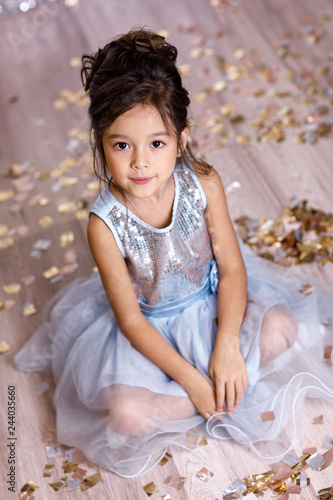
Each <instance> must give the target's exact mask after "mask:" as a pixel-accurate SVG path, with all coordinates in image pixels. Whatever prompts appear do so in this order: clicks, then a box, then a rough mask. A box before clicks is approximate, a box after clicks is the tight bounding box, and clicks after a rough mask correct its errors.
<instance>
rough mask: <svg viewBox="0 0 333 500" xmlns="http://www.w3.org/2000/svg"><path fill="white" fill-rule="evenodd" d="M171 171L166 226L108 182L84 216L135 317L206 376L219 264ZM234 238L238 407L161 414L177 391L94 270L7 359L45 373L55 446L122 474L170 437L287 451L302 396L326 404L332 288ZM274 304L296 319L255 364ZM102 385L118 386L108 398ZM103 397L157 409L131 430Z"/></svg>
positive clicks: (153, 458) (195, 194)
mask: <svg viewBox="0 0 333 500" xmlns="http://www.w3.org/2000/svg"><path fill="white" fill-rule="evenodd" d="M173 177H174V181H175V196H174V203H173V213H172V221H171V223H170V225H169V226H168V227H166V228H163V229H156V228H154V227H151V226H149V225H148V224H146V223H144V222H143V221H142V220H140V219H139V218H138V217H136V216H135V215H134V214H132V213H131V212H130V211H129V210H128V209H127V208H126V207H124V206H123V205H122V204H120V203H119V202H118V201H117V200H116V199H115V198H114V196H113V195H112V194H111V192H110V190H109V189H108V188H107V187H106V188H105V189H104V190H103V191H102V193H101V194H100V196H99V197H98V199H97V200H96V202H95V204H94V205H93V207H92V209H91V212H93V213H95V214H96V215H98V216H99V217H100V218H101V219H102V220H103V221H104V222H105V224H106V225H107V226H108V227H109V228H110V230H111V231H112V233H113V236H114V238H115V241H116V242H117V245H118V247H119V249H120V251H121V253H122V255H123V257H124V259H125V262H126V265H127V269H128V272H129V275H130V278H131V281H132V283H133V286H134V289H135V292H136V295H137V298H138V301H139V304H140V308H141V310H142V313H143V314H144V315H145V316H146V317H147V319H148V320H149V321H150V322H151V323H152V324H153V325H154V326H155V327H156V328H157V330H158V331H159V332H160V333H161V335H163V336H164V337H165V338H166V340H167V341H168V342H169V343H170V344H171V345H172V346H173V347H174V349H175V350H176V351H177V352H179V353H180V354H181V355H182V356H183V357H184V358H185V359H186V360H187V361H189V362H190V363H192V364H193V365H194V366H195V367H196V368H197V369H198V370H199V371H200V372H201V373H202V374H203V375H204V376H205V377H207V378H209V377H208V365H209V360H210V356H211V353H212V351H213V347H214V342H215V335H216V329H217V327H216V323H215V321H214V320H215V318H216V316H217V297H216V292H217V284H218V271H217V266H216V263H215V260H214V255H213V251H212V247H211V243H210V238H209V234H208V230H207V226H206V222H205V207H206V197H205V194H204V192H203V190H202V188H201V185H200V183H199V181H198V179H197V177H196V175H195V174H194V173H193V172H192V171H191V170H190V169H187V170H184V169H181V168H180V167H176V169H175V171H174V174H173ZM238 241H239V245H240V248H241V252H242V256H243V259H244V262H245V265H246V269H247V274H248V297H247V309H246V314H245V318H244V321H243V324H242V328H241V332H240V346H241V352H242V355H243V357H244V359H245V363H246V366H247V372H248V381H249V387H248V390H247V392H246V394H245V396H244V398H243V401H242V404H241V406H240V408H239V409H237V410H236V411H235V412H234V414H233V415H232V416H228V415H225V414H220V415H218V416H217V418H215V419H211V420H210V421H208V422H207V421H206V420H205V419H204V418H203V417H202V416H201V415H200V414H199V413H197V412H196V411H194V412H193V413H192V414H190V415H187V416H182V415H181V414H180V415H179V418H178V415H177V418H175V415H173V416H170V407H171V406H172V405H171V406H170V404H168V401H169V403H170V402H171V401H183V400H184V398H186V396H187V394H186V392H185V390H184V389H183V388H182V387H181V386H180V385H179V384H177V383H176V382H175V381H174V380H172V379H171V378H170V377H168V376H167V375H166V374H165V373H163V372H162V371H161V370H160V369H159V368H158V367H157V366H155V365H154V364H153V363H151V362H150V361H149V360H148V359H146V358H145V357H144V356H143V355H142V354H140V352H138V351H137V350H136V349H135V348H134V347H133V346H132V345H131V343H130V342H129V341H128V340H127V339H126V338H125V336H124V335H123V334H122V332H121V330H120V328H119V326H118V323H117V321H116V318H115V316H114V313H113V311H112V309H111V307H110V304H109V302H108V299H107V297H106V294H105V292H104V289H103V285H102V282H101V279H100V276H99V274H98V272H95V273H93V274H92V275H91V276H90V277H88V278H80V279H77V280H75V281H74V282H73V283H71V284H70V285H68V286H67V287H65V288H64V289H63V290H61V291H60V292H58V294H57V295H56V296H55V297H54V298H53V299H52V301H51V302H50V303H49V304H48V306H47V307H46V308H45V310H44V312H43V318H42V319H43V323H42V325H41V326H40V328H39V329H38V330H37V332H36V333H35V334H34V335H33V336H32V338H31V339H30V340H29V341H28V342H27V343H26V344H25V345H24V346H23V348H22V349H21V350H20V351H19V352H18V353H17V354H16V356H15V363H16V365H17V367H18V368H20V369H22V370H25V371H47V372H52V373H53V376H54V379H55V381H56V390H55V394H54V405H55V409H56V425H57V438H58V441H59V442H60V443H62V444H65V445H68V446H72V447H78V448H80V449H81V450H82V451H83V452H84V453H85V455H86V456H87V457H88V458H89V459H90V460H91V461H93V462H95V463H98V464H100V465H102V466H103V467H105V468H106V469H109V470H111V471H114V472H116V473H117V474H119V475H121V476H124V477H134V476H137V475H140V474H142V473H144V472H146V471H148V470H149V469H150V468H151V467H153V466H154V465H155V464H156V463H157V462H158V460H159V459H160V458H161V456H163V454H164V453H165V451H166V449H167V447H168V445H170V444H176V445H178V446H181V447H184V448H187V449H193V448H195V447H196V446H197V444H198V442H199V440H200V436H202V434H208V435H210V436H214V437H215V438H217V439H222V440H223V439H235V440H236V441H238V442H240V443H242V444H244V445H246V446H247V447H252V448H253V450H254V451H256V453H258V454H259V455H260V456H262V457H265V458H266V457H267V458H272V459H273V458H278V457H280V456H281V454H283V453H285V452H287V451H288V450H289V449H291V448H292V447H293V445H294V443H295V440H296V439H297V435H298V430H299V426H298V423H299V422H300V418H299V415H300V412H301V411H302V406H303V402H304V399H305V397H326V398H327V399H329V400H330V401H332V402H333V372H332V368H330V367H329V366H328V364H327V363H326V362H325V359H324V347H325V345H332V344H333V328H332V318H333V288H332V287H330V286H329V285H327V284H325V283H323V282H322V281H320V280H318V279H315V278H313V277H310V276H307V277H299V276H298V275H297V273H296V272H295V271H294V270H292V269H284V268H281V267H280V266H278V265H277V264H275V263H272V262H269V261H266V260H263V259H261V258H260V257H257V256H255V255H254V254H253V253H252V252H251V250H250V249H249V248H248V247H246V246H245V245H244V244H243V243H242V241H241V239H240V238H238ZM110 265H112V262H110ZM306 283H310V284H312V285H313V286H314V287H315V290H314V291H313V292H312V293H311V294H310V295H304V294H302V293H300V290H301V288H302V285H304V284H306ZM114 286H123V284H121V283H115V285H114ZM59 299H60V300H59ZM277 304H280V305H281V306H282V307H285V308H286V309H287V310H288V311H290V312H291V313H292V314H293V316H294V317H295V318H296V320H297V323H298V335H297V338H296V341H295V342H294V343H293V344H292V345H291V346H290V348H289V349H288V350H287V351H284V352H283V353H282V354H281V355H278V356H277V357H276V358H275V359H272V360H270V361H269V362H266V363H264V362H262V360H261V359H260V346H259V337H260V329H261V325H262V322H263V319H264V317H265V314H266V312H267V311H269V310H270V308H272V307H273V306H275V305H277ZM326 361H327V360H326ZM110 388H111V389H117V388H121V391H120V392H119V393H117V391H112V390H111V391H110V392H109V393H107V392H106V391H107V390H108V389H110ZM133 391H134V392H133ZM105 394H109V401H108V403H109V405H110V406H111V407H112V404H114V405H119V403H120V404H121V399H119V395H120V398H121V397H122V395H123V397H125V396H126V394H127V399H130V398H132V397H133V395H134V398H136V399H137V403H138V406H137V407H138V408H139V407H140V404H141V406H142V407H144V406H145V404H146V399H145V396H146V395H147V394H150V395H151V394H153V395H155V396H156V397H157V399H156V401H159V404H158V411H157V409H156V411H155V409H154V411H152V415H151V420H150V426H149V429H146V431H145V432H142V431H140V432H138V433H137V434H136V433H135V432H131V433H126V432H121V430H119V427H118V428H117V427H112V426H110V425H109V424H108V419H107V412H106V411H105ZM158 397H159V399H158ZM112 398H114V400H112ZM170 398H171V399H170ZM177 398H178V399H177ZM163 401H165V408H163V404H164V403H163ZM168 410H169V411H168ZM267 411H273V412H274V417H275V418H274V420H270V421H268V422H267V421H266V422H265V421H264V420H265V419H263V418H262V413H263V412H267ZM161 415H162V416H161ZM163 415H165V416H163ZM152 422H153V424H152Z"/></svg>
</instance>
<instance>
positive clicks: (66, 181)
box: [58, 177, 79, 187]
mask: <svg viewBox="0 0 333 500" xmlns="http://www.w3.org/2000/svg"><path fill="white" fill-rule="evenodd" d="M78 182H79V179H78V178H77V177H60V178H59V180H58V184H59V186H60V187H71V186H75V184H77V183H78Z"/></svg>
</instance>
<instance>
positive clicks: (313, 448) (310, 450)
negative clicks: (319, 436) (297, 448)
mask: <svg viewBox="0 0 333 500" xmlns="http://www.w3.org/2000/svg"><path fill="white" fill-rule="evenodd" d="M316 451H317V446H316V445H315V444H308V445H306V446H304V448H303V449H302V453H303V455H305V454H306V453H310V455H313V454H314V453H316Z"/></svg>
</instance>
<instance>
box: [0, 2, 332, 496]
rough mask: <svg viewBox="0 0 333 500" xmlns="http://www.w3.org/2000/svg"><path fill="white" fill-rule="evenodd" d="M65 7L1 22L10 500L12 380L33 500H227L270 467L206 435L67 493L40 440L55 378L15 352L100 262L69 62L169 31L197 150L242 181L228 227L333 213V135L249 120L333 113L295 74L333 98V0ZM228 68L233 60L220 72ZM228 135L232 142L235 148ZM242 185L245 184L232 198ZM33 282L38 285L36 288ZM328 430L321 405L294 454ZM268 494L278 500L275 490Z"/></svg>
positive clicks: (5, 467) (22, 467) (20, 461)
mask: <svg viewBox="0 0 333 500" xmlns="http://www.w3.org/2000/svg"><path fill="white" fill-rule="evenodd" d="M65 3H66V2H65ZM65 3H64V2H62V1H61V2H53V3H45V4H43V5H41V6H39V7H37V8H36V9H35V10H32V11H30V12H27V13H17V14H14V15H11V16H8V17H4V18H0V42H1V43H0V60H1V78H0V115H1V118H0V120H1V121H0V169H1V174H2V175H1V178H0V179H1V180H0V182H1V187H0V192H1V193H0V196H3V197H5V195H4V194H3V193H7V192H8V193H9V194H8V200H7V201H3V202H2V203H0V215H1V219H0V224H1V225H0V238H1V245H2V246H3V247H5V248H3V249H1V250H0V257H1V267H0V269H1V276H0V281H1V283H0V284H1V288H0V301H2V302H5V305H6V307H8V309H4V310H0V340H5V341H6V342H7V343H8V344H9V346H10V350H9V351H8V352H6V353H4V354H3V355H2V356H1V359H0V361H1V364H0V370H1V371H0V374H1V384H0V387H1V389H0V390H1V392H0V394H1V407H2V408H3V410H2V412H1V417H0V419H1V422H0V424H1V448H0V457H1V480H2V489H1V492H0V497H1V498H4V499H11V498H17V497H18V493H16V494H14V493H11V492H10V491H8V490H7V486H6V485H5V481H6V479H7V476H6V474H7V473H8V472H9V464H8V462H7V458H8V453H9V451H8V450H9V448H7V447H6V444H7V443H8V441H7V437H8V432H7V411H6V401H7V386H8V385H14V386H15V387H16V403H17V406H16V436H17V441H16V453H17V455H16V466H17V467H16V491H17V492H18V491H19V490H20V488H21V487H22V486H23V485H24V484H25V483H26V482H27V481H30V480H31V481H34V482H35V483H37V484H38V485H39V489H38V490H36V499H42V498H43V499H53V498H54V499H56V498H58V499H59V498H61V499H67V498H71V499H73V500H74V499H80V498H83V497H85V498H98V499H100V498H103V499H104V498H105V499H109V498H110V499H117V500H118V499H119V500H127V499H128V500H134V499H145V498H147V494H146V492H145V491H144V489H143V487H144V486H145V485H147V484H148V483H151V482H153V483H154V484H155V486H156V490H155V492H154V493H153V494H152V496H151V498H153V499H154V498H155V499H158V498H164V499H172V500H185V499H187V500H216V499H221V498H222V491H223V490H224V489H226V488H227V487H228V485H229V484H230V483H232V482H233V481H234V480H236V479H238V478H240V479H242V478H244V477H245V476H248V475H249V474H256V473H261V472H265V471H266V470H269V463H267V461H265V460H261V459H259V458H258V457H256V456H254V454H253V453H251V452H250V451H248V450H247V449H245V448H243V447H242V446H239V445H237V444H235V443H226V444H221V443H219V442H214V441H212V440H208V444H207V445H204V446H201V447H200V448H199V450H198V451H197V452H195V453H193V454H191V453H189V452H187V451H185V450H179V449H175V448H171V449H170V454H171V455H172V458H171V459H170V460H169V461H168V462H167V463H166V464H165V465H164V466H161V465H157V466H156V467H155V469H153V470H152V471H151V472H148V473H146V474H145V475H144V476H141V477H139V478H137V479H122V478H119V477H118V476H116V475H114V474H112V473H111V472H109V471H106V470H104V469H100V473H101V477H102V482H99V483H98V484H97V485H96V486H94V487H93V488H92V489H88V490H87V491H86V492H81V491H80V490H77V491H73V492H67V491H66V490H65V488H64V487H63V488H62V489H60V490H59V491H58V492H56V491H54V490H53V489H52V488H51V487H50V486H49V484H48V483H50V482H56V481H59V478H61V477H63V476H64V473H63V470H62V468H61V466H62V464H63V457H56V458H54V459H47V457H46V451H45V446H46V444H47V443H45V442H43V441H42V436H43V434H44V432H45V431H46V430H47V429H48V428H50V427H52V426H54V424H55V411H54V408H53V404H52V393H53V390H54V384H53V381H52V379H51V378H50V377H49V376H46V375H43V374H39V373H32V374H26V373H22V372H19V371H18V370H17V369H16V368H15V366H14V364H13V356H14V354H15V353H16V352H17V351H18V350H19V348H20V347H21V346H22V345H23V343H24V342H25V341H26V340H27V339H28V338H29V337H30V336H31V335H32V333H33V332H34V331H35V329H36V328H37V326H38V325H39V324H40V320H41V319H40V312H41V309H42V307H43V305H44V304H45V303H46V302H47V301H48V300H49V299H50V298H51V297H52V296H53V295H54V293H55V292H56V291H57V290H59V289H60V288H61V287H63V286H64V285H65V284H66V283H68V282H70V281H71V280H73V279H74V277H79V276H86V275H87V274H89V273H90V271H91V269H92V267H93V265H94V264H93V261H92V258H91V257H90V255H89V251H88V246H87V243H86V236H85V228H86V217H85V215H86V214H85V212H84V210H89V207H90V206H91V204H92V202H93V200H94V198H95V197H96V196H97V193H96V191H94V188H95V187H96V186H95V185H94V184H92V182H93V180H94V177H92V176H91V173H90V168H89V152H88V146H87V142H86V141H84V139H85V137H84V134H86V132H87V129H88V122H87V118H86V115H87V108H86V107H85V106H84V105H80V100H79V94H78V93H79V91H80V80H79V70H78V68H77V67H75V59H74V61H73V58H77V57H80V56H81V55H82V54H83V53H85V52H93V51H95V50H96V49H97V48H98V47H99V46H101V45H104V44H105V43H106V41H107V40H108V39H110V38H112V37H114V36H115V35H117V34H118V33H121V32H125V31H127V30H128V29H130V28H132V27H134V26H143V25H145V26H148V27H151V28H152V29H154V30H156V31H158V30H167V32H168V40H170V41H171V42H173V43H175V44H176V45H177V46H178V48H179V64H180V65H187V66H182V67H183V72H184V74H186V76H184V78H185V81H186V84H187V86H188V88H189V90H190V92H191V95H192V97H194V102H193V106H192V115H193V119H194V121H195V123H196V125H197V126H196V128H195V130H194V134H195V137H196V141H197V143H198V145H199V148H200V150H201V151H202V152H203V153H204V155H205V158H206V159H207V160H208V161H210V162H212V163H214V165H215V166H216V168H217V169H218V171H219V172H220V174H221V177H222V179H223V182H224V185H225V187H230V189H229V191H228V192H227V197H228V204H229V209H230V213H231V216H232V219H233V220H235V219H236V218H237V217H239V216H241V215H248V216H250V217H258V218H260V217H264V218H270V217H276V216H277V215H278V214H279V213H281V210H282V209H283V208H284V207H285V206H286V205H288V203H289V201H290V199H291V198H292V197H293V196H296V197H297V198H298V199H307V200H308V203H309V205H311V206H314V207H316V208H319V209H322V210H325V211H331V212H332V211H333V210H332V209H333V203H332V187H333V169H332V153H333V148H332V135H328V136H327V137H322V136H320V137H319V138H318V141H317V142H316V143H315V144H311V143H310V142H305V143H297V142H295V137H296V136H297V133H298V132H299V131H300V125H299V126H296V127H292V126H289V127H287V128H286V129H285V135H286V137H285V140H283V141H281V142H276V141H268V142H258V141H257V140H256V137H257V135H258V134H259V133H260V132H259V130H258V128H256V127H254V126H253V125H252V122H254V120H255V119H257V118H258V114H259V113H260V112H264V111H265V110H266V109H267V108H268V106H269V105H271V106H274V105H277V109H282V108H285V111H284V113H285V115H284V116H290V115H288V111H287V110H286V107H287V106H289V107H291V108H292V109H293V110H294V113H295V117H296V118H297V119H298V120H299V122H301V123H302V124H303V123H305V120H306V118H307V117H308V123H311V116H312V115H313V114H314V113H315V110H314V108H315V106H316V105H319V104H327V105H328V106H330V109H332V96H330V94H329V93H328V94H327V93H326V95H325V93H323V95H320V94H319V93H318V92H317V93H316V92H312V93H311V89H310V90H309V89H308V91H307V92H306V91H305V90H304V89H305V86H304V81H305V80H303V85H302V84H300V85H298V86H296V83H295V82H293V81H291V79H290V78H289V79H288V78H287V76H288V75H290V72H291V71H295V72H299V73H301V74H302V75H303V77H304V78H305V79H306V78H308V80H306V81H307V82H309V79H311V78H312V77H313V78H315V79H316V80H318V82H320V86H321V88H324V89H328V88H329V87H331V88H333V87H332V75H330V73H329V71H328V70H325V68H329V67H330V66H332V59H333V53H332V33H333V5H332V2H331V1H329V0H317V1H316V2H314V1H313V0H294V1H293V2H291V1H289V0H280V1H279V2H277V1H275V0H252V1H251V2H250V1H246V0H220V1H218V0H216V1H212V2H211V5H210V4H209V1H208V0H168V2H165V1H162V0H145V1H141V2H139V1H138V0H108V1H106V0H104V1H103V0H94V1H89V0H79V1H78V2H77V3H76V4H75V2H72V4H74V5H73V6H68V7H67V6H66V5H65ZM67 5H70V2H67ZM288 43H289V46H288ZM288 47H289V48H288ZM240 50H244V51H245V55H244V56H243V57H239V56H242V53H241V52H239V51H240ZM287 50H289V53H288V54H286V51H287ZM236 51H238V52H236ZM283 55H285V57H282V56H283ZM222 60H225V62H226V63H228V64H229V66H225V64H224V66H223V63H222V62H221V61H222ZM70 61H71V63H70ZM217 62H218V63H219V64H217ZM221 67H224V68H226V69H227V72H222V71H221ZM237 68H240V69H237ZM187 72H188V74H187ZM304 75H305V76H304ZM306 75H307V76H306ZM221 82H226V83H227V88H226V89H225V90H222V91H218V90H216V89H222V88H223V85H224V84H223V83H221ZM216 84H217V86H216ZM214 85H215V87H214ZM314 87H315V84H313V86H312V88H314ZM214 89H215V90H214ZM274 89H275V91H276V92H282V94H279V95H280V97H279V95H275V96H274V95H273V94H274ZM64 90H67V92H62V91H64ZM60 92H62V93H61V94H60V95H59V93H60ZM283 92H286V94H283ZM288 93H289V94H288ZM295 93H296V94H295ZM297 99H298V100H299V102H298V103H297V102H296V100H297ZM311 99H314V101H315V102H311ZM55 101H57V102H56V104H55V105H54V102H55ZM81 104H82V103H81ZM228 104H233V105H234V107H235V108H234V113H233V115H234V116H237V115H242V116H243V118H238V119H235V120H229V119H228V118H226V119H225V121H224V122H222V121H221V117H222V116H223V115H222V114H221V111H220V107H221V106H222V105H224V106H225V105H228ZM224 109H225V108H224ZM222 113H223V110H222ZM289 113H290V111H289ZM309 117H310V119H309ZM325 117H326V118H327V117H331V118H332V111H330V112H329V114H328V115H324V116H323V118H321V120H323V119H324V118H325ZM223 124H225V126H226V129H227V130H226V132H225V133H224V132H223V130H222V128H221V125H223ZM214 125H215V128H214ZM212 127H213V128H212ZM227 132H229V137H227ZM261 132H262V131H261ZM238 136H248V137H249V139H250V142H249V143H248V144H247V145H244V146H241V147H239V146H233V145H232V143H233V142H235V140H237V137H238ZM226 137H227V139H226ZM235 138H236V139H235ZM242 140H243V141H245V142H246V140H245V139H241V140H240V141H242ZM221 141H222V144H223V143H225V142H228V144H229V145H228V146H227V147H223V146H222V145H221ZM70 159H72V160H73V161H72V163H71V162H70V161H69V160H70ZM65 160H67V161H65ZM14 164H19V166H15V167H13V165H14ZM10 169H11V170H10ZM20 169H21V173H20V175H19V171H20ZM22 171H23V172H24V173H22ZM10 172H11V174H10ZM15 172H16V175H17V176H16V177H13V173H15ZM236 181H238V182H239V183H240V184H239V187H238V188H235V189H234V190H232V189H231V187H232V186H233V185H234V184H232V183H234V182H236ZM11 192H12V195H11V194H10V193H11ZM2 199H3V198H2ZM70 202H72V203H70ZM73 202H74V205H73ZM59 210H60V211H59ZM61 212H65V213H61ZM47 216H48V217H49V218H50V217H51V218H52V219H47V218H46V219H45V217H47ZM41 219H42V221H41ZM48 222H52V223H51V224H50V225H48ZM41 224H43V226H42V225H41ZM5 226H7V229H6V227H5ZM45 226H47V227H45ZM70 231H73V233H74V235H75V240H74V242H73V243H71V244H69V245H67V246H62V245H61V242H60V236H61V235H63V234H64V233H67V232H70ZM40 239H42V240H49V241H50V242H51V246H50V247H49V248H48V249H47V250H44V251H41V252H40V254H38V252H36V248H34V245H35V246H36V242H37V241H38V240H40ZM69 250H74V251H75V252H73V251H72V252H70V253H68V251H69ZM33 251H34V252H33ZM31 252H33V254H32V255H31ZM73 253H74V256H73ZM75 253H76V256H75ZM75 259H76V262H77V263H78V269H77V270H76V271H74V272H72V271H73V269H72V268H70V267H68V264H70V263H71V262H73V260H75ZM51 266H57V267H58V268H59V269H61V270H62V279H61V280H58V281H57V280H55V282H50V281H49V280H47V279H45V277H43V275H42V273H43V272H44V271H45V270H47V269H49V268H50V267H51ZM66 266H67V267H66ZM304 269H305V270H306V271H307V272H309V273H313V274H315V275H317V276H320V277H321V278H322V279H324V280H326V281H327V282H329V283H331V284H333V265H332V264H326V265H325V266H322V267H317V266H316V265H312V264H307V265H306V266H300V267H299V268H298V271H299V272H300V273H302V272H304ZM66 273H68V274H66ZM28 276H33V277H34V278H35V281H34V282H33V283H31V284H27V283H28V282H29V279H28V278H27V277H28ZM22 278H25V280H23V282H22ZM31 279H32V278H31ZM9 284H21V289H20V291H19V293H16V294H13V295H8V294H6V293H5V290H4V289H3V285H9ZM8 301H13V302H8ZM29 304H32V305H33V306H30V308H31V307H34V308H35V309H36V314H34V315H31V316H27V317H26V316H24V314H23V311H24V310H27V307H28V305H29ZM28 311H29V309H28ZM43 382H47V383H48V384H49V386H50V388H49V389H48V390H46V391H45V392H44V393H42V394H38V391H36V388H37V387H38V386H40V384H42V383H43ZM321 414H323V415H324V422H323V424H321V425H313V424H312V420H313V418H314V417H316V416H318V415H321ZM332 428H333V416H332V406H330V405H328V404H326V403H324V402H323V401H318V400H314V401H311V402H307V404H306V408H305V411H304V416H303V428H302V435H301V437H300V440H299V445H298V447H297V448H296V450H295V451H296V453H300V451H301V447H302V445H308V444H312V443H314V444H316V445H317V446H318V449H319V450H321V447H320V446H321V443H322V441H323V439H324V437H325V436H332V435H333V430H332ZM46 463H54V464H55V468H54V470H53V472H52V476H51V478H48V477H43V469H44V466H45V464H46ZM81 467H82V468H85V469H87V470H88V474H90V473H91V474H92V473H94V472H96V471H97V470H98V469H96V468H94V467H88V465H87V464H81ZM203 467H205V468H206V469H207V470H208V471H209V472H211V473H212V474H213V475H209V474H208V476H207V478H206V479H207V480H205V481H203V480H202V479H203V478H202V477H201V478H200V477H198V476H197V473H198V472H199V471H200V470H201V469H202V468H203ZM168 476H181V477H185V478H186V480H185V482H184V485H183V487H182V488H180V489H176V488H175V487H173V486H172V485H170V484H166V483H164V481H165V479H166V478H167V477H168ZM199 476H200V474H199ZM309 477H310V478H311V486H310V487H308V488H305V489H303V491H302V498H304V499H314V498H316V491H318V489H320V488H324V487H329V486H332V466H331V467H329V468H328V469H326V470H325V471H322V472H318V471H310V472H309ZM168 495H169V496H168ZM263 498H265V499H266V498H271V494H270V493H269V492H266V493H265V495H264V497H263ZM289 498H290V499H291V500H292V499H293V498H295V499H296V498H300V496H299V495H290V497H289Z"/></svg>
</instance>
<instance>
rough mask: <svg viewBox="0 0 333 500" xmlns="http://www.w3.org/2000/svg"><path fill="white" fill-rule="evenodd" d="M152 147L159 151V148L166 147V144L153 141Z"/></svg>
mask: <svg viewBox="0 0 333 500" xmlns="http://www.w3.org/2000/svg"><path fill="white" fill-rule="evenodd" d="M151 145H152V146H153V148H155V149H158V148H161V147H162V146H164V142H162V141H153V142H152V143H151Z"/></svg>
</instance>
